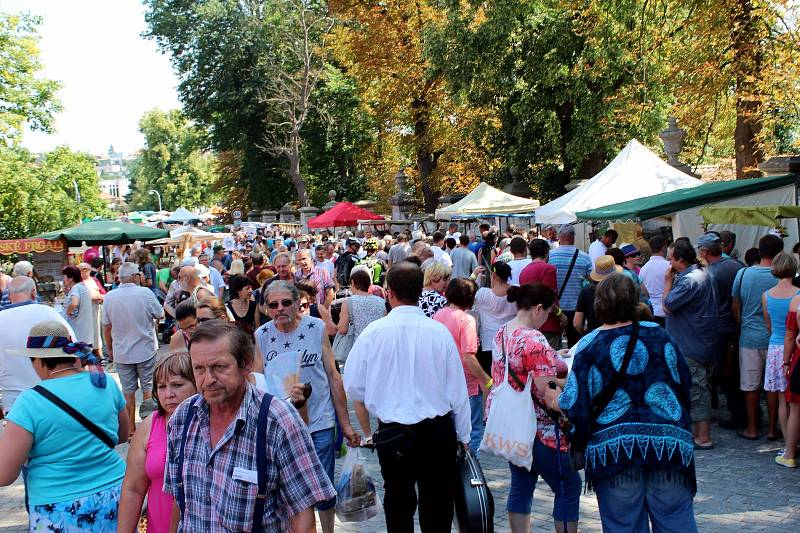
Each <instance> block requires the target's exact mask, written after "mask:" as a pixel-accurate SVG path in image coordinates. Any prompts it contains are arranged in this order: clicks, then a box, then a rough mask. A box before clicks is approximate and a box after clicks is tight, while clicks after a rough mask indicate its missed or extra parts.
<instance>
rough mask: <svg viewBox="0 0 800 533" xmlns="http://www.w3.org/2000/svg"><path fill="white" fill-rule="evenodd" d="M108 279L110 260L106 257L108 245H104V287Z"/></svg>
mask: <svg viewBox="0 0 800 533" xmlns="http://www.w3.org/2000/svg"><path fill="white" fill-rule="evenodd" d="M107 279H108V258H107V257H106V245H105V244H104V245H103V286H105V284H106V280H107Z"/></svg>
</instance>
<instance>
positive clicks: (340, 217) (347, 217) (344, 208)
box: [307, 202, 384, 231]
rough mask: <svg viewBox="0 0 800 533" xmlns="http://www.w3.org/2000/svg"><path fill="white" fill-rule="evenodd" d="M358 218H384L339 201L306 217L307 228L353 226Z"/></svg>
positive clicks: (334, 228)
mask: <svg viewBox="0 0 800 533" xmlns="http://www.w3.org/2000/svg"><path fill="white" fill-rule="evenodd" d="M359 220H384V217H382V216H381V215H376V214H375V213H373V212H372V211H369V210H367V209H364V208H361V207H358V206H357V205H355V204H352V203H350V202H339V203H338V204H336V205H335V206H333V207H332V208H331V209H329V210H328V211H325V212H324V213H322V214H321V215H318V216H315V217H313V218H310V219H308V222H307V225H308V228H309V229H311V228H332V229H333V230H334V231H335V230H336V228H347V227H355V226H356V225H357V224H358V221H359Z"/></svg>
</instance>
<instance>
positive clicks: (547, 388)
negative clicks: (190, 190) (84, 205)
mask: <svg viewBox="0 0 800 533" xmlns="http://www.w3.org/2000/svg"><path fill="white" fill-rule="evenodd" d="M618 240H619V235H618V233H617V232H616V231H614V230H613V229H609V230H607V231H605V232H603V233H601V234H600V235H599V237H598V238H597V240H595V241H593V242H592V243H591V245H590V246H589V247H588V250H587V251H583V250H581V249H579V248H578V247H576V245H575V227H574V226H572V225H563V226H561V227H549V228H545V229H543V230H542V234H541V235H540V234H539V233H538V231H537V230H536V229H530V230H528V231H522V230H516V229H515V228H513V227H510V228H507V229H506V230H504V231H503V232H500V231H498V230H497V228H495V227H492V226H490V225H488V224H481V225H479V226H478V227H477V228H475V230H474V231H468V232H467V231H465V232H463V233H461V232H459V226H458V225H457V224H450V225H449V226H448V227H447V228H446V229H445V228H442V229H440V230H437V231H435V232H433V234H432V235H426V234H425V233H424V232H422V231H413V232H411V233H405V232H401V233H395V234H390V233H385V234H384V233H381V234H379V235H377V234H373V233H372V232H371V231H368V230H367V231H363V232H358V233H357V234H353V233H350V232H347V233H346V234H345V235H344V236H343V238H341V239H337V238H334V236H332V235H330V234H328V233H327V232H323V233H321V234H318V235H301V234H297V235H292V234H282V235H281V234H277V233H273V232H270V231H266V232H263V233H258V234H257V235H255V236H250V237H248V236H247V235H245V234H243V233H239V234H236V235H235V236H234V237H233V238H231V239H230V240H228V241H227V242H226V243H225V244H224V245H215V246H213V247H209V248H204V247H202V246H195V247H191V248H189V249H187V250H185V251H184V253H183V255H182V256H180V257H176V254H175V253H174V252H173V253H164V251H163V249H157V250H148V249H147V248H144V247H138V248H135V249H130V248H129V247H124V248H123V247H114V248H113V249H112V248H111V247H110V248H109V250H108V255H109V256H110V257H112V258H113V259H112V261H111V264H110V266H109V267H108V268H104V265H103V263H102V259H100V260H99V261H97V260H95V261H92V262H90V263H80V264H78V265H76V266H67V267H65V268H64V270H63V276H64V278H63V286H64V292H65V298H64V300H63V306H62V308H61V309H55V308H53V307H51V306H49V305H45V304H42V303H39V299H38V297H37V293H36V285H35V283H34V281H33V279H32V277H33V266H32V265H31V264H30V263H28V262H27V261H20V262H18V263H17V264H16V265H14V268H13V270H12V273H11V274H12V275H11V276H8V275H6V274H2V275H0V289H2V301H0V328H1V329H2V330H3V331H4V332H7V334H4V336H3V338H2V339H0V391H1V392H2V412H3V414H4V416H5V419H6V421H5V424H6V427H5V430H4V432H3V434H2V436H0V456H1V457H3V458H4V460H3V461H2V462H0V485H8V484H10V483H12V482H14V481H15V480H16V479H17V478H18V476H19V475H20V473H22V475H23V479H24V480H25V486H26V494H27V498H26V504H27V507H28V512H29V516H30V527H31V531H42V530H57V531H110V530H114V529H115V528H116V529H117V530H118V531H122V532H132V531H135V530H136V529H137V527H139V526H141V525H142V524H145V523H146V528H147V531H151V532H161V531H174V530H176V529H177V530H180V531H222V530H226V531H227V530H235V531H243V530H251V529H252V530H253V531H256V530H262V529H263V530H265V531H288V530H291V531H298V532H299V531H313V530H315V527H316V516H317V514H315V512H316V513H318V517H319V522H320V525H321V529H322V531H324V532H325V533H330V532H332V531H333V530H334V509H335V506H336V490H335V488H334V486H335V481H334V468H335V463H336V460H337V459H338V458H340V457H342V456H343V455H344V454H346V453H347V449H348V447H354V446H360V445H367V446H374V447H375V448H376V450H377V455H378V460H379V463H380V469H381V476H382V478H383V483H384V489H385V495H384V502H383V508H384V512H385V517H386V527H387V530H388V531H390V532H410V531H413V529H414V514H415V512H417V511H418V513H419V524H420V527H421V528H422V530H423V531H449V530H450V524H451V522H452V521H453V499H454V487H453V484H452V483H450V482H449V480H450V479H451V478H453V477H454V476H455V469H456V462H455V457H456V452H457V450H458V449H459V448H460V449H462V450H469V451H470V452H471V453H472V454H473V455H474V456H475V457H476V458H478V459H480V458H481V457H484V456H485V454H486V453H487V449H491V447H490V446H487V439H489V440H491V439H493V438H495V437H496V436H495V435H490V434H489V433H488V432H486V431H485V430H484V426H485V424H486V423H488V422H487V417H488V418H491V417H495V418H497V417H499V416H502V417H504V418H503V419H504V420H514V419H515V417H517V418H518V417H520V416H521V415H520V414H519V413H502V414H497V411H498V410H497V409H494V410H493V409H492V405H493V402H494V400H495V398H497V397H498V395H499V394H500V392H499V391H500V390H501V388H502V387H503V386H506V385H507V386H510V387H511V388H512V389H513V390H515V391H518V392H519V391H525V390H530V393H531V394H530V401H531V402H532V406H533V408H532V411H531V412H532V415H531V416H533V417H534V418H535V420H536V429H535V434H534V435H531V439H532V441H531V442H529V443H527V445H526V446H525V448H526V450H527V451H526V453H527V454H528V458H529V462H528V463H527V465H529V466H527V467H526V466H519V464H516V462H514V461H509V472H508V477H509V479H510V489H509V494H508V499H507V507H506V511H507V512H508V520H509V524H510V527H511V530H512V531H513V532H514V533H518V532H523V531H525V532H527V531H529V530H530V516H531V507H532V501H533V493H534V489H535V487H536V483H537V480H538V478H539V477H541V478H542V479H543V480H544V482H545V483H547V484H548V485H549V486H550V488H551V489H552V491H553V493H554V494H555V498H554V502H553V510H552V516H553V521H554V528H555V530H556V531H559V532H565V533H566V532H573V531H577V529H578V523H579V518H580V509H579V506H580V494H581V484H582V483H581V475H580V474H579V470H580V469H585V473H584V478H585V481H586V482H587V483H588V484H589V485H590V486H591V487H592V488H593V490H594V492H595V494H596V496H597V500H598V504H599V509H600V516H601V520H602V523H603V528H604V530H606V531H614V532H624V531H631V532H640V531H648V530H649V529H648V528H649V525H648V524H650V523H652V524H653V527H655V528H656V529H658V530H659V531H681V532H685V531H696V530H697V526H696V524H695V518H694V511H693V498H694V494H695V491H696V478H695V453H696V452H709V451H710V450H712V449H713V448H714V447H715V446H716V443H715V441H714V433H715V431H718V430H723V431H728V430H730V431H735V432H736V433H737V435H738V436H739V437H741V438H742V439H744V440H743V441H742V442H743V444H744V441H753V440H758V439H760V438H761V437H762V435H764V434H765V436H766V438H767V439H769V440H779V439H783V441H784V448H783V450H782V452H781V453H780V454H779V455H777V456H776V457H775V458H774V461H775V463H776V465H779V466H781V467H789V468H794V467H796V466H797V459H796V453H797V445H798V438H800V369H798V364H797V361H798V359H799V358H800V357H798V355H797V354H798V353H800V349H798V348H797V345H796V343H797V342H798V331H800V319H798V314H799V312H798V307H799V306H800V289H798V288H797V287H798V286H800V283H799V282H798V277H797V274H798V259H797V255H796V254H795V253H787V252H784V243H783V241H782V239H781V238H780V237H778V236H776V235H772V234H769V235H766V236H764V237H762V238H761V240H760V241H759V243H758V247H757V248H756V249H753V250H748V251H747V253H746V254H745V262H746V263H747V264H746V265H745V264H743V263H742V262H740V261H739V259H738V251H737V250H736V247H735V246H736V241H735V235H734V234H732V233H730V232H720V233H715V232H708V233H705V234H704V235H702V236H701V237H700V238H699V239H698V240H697V242H696V243H691V242H689V240H688V239H686V238H679V239H676V240H675V241H674V242H670V241H669V240H668V239H667V238H666V237H664V236H662V235H654V236H652V237H651V238H650V239H648V240H644V239H638V240H637V241H636V242H632V243H618V242H617V241H618ZM159 336H161V339H160V340H161V344H168V350H159V344H160V343H159ZM109 371H113V372H115V373H116V375H117V378H118V382H119V386H117V381H116V380H112V379H109V378H108V372H109ZM137 392H140V393H141V397H142V401H141V402H140V403H139V405H138V406H137V402H136V394H137ZM719 392H721V393H722V395H724V398H725V405H726V408H727V410H728V412H729V416H728V418H727V419H724V420H721V421H719V423H718V425H717V426H715V427H716V429H714V428H712V408H714V407H716V406H717V405H718V400H719ZM762 394H763V396H764V397H765V398H766V402H765V403H763V404H762V402H761V400H762ZM348 401H350V402H351V403H352V406H353V409H354V412H355V420H351V417H350V414H349V412H348ZM494 403H497V402H494ZM499 405H502V404H501V403H498V406H499ZM762 405H765V407H766V414H767V417H766V424H765V427H762V418H763V417H762V412H761V406H762ZM137 412H138V417H137ZM137 420H140V421H139V422H138V424H137ZM376 423H377V425H376V426H375V424H376ZM356 425H357V426H358V430H357V429H356ZM373 426H375V427H373ZM359 430H360V431H359ZM123 442H130V447H129V449H128V452H127V465H126V464H125V463H124V462H123V461H122V459H120V456H119V455H118V454H117V453H115V452H114V448H115V446H116V445H117V444H119V443H123ZM709 453H713V452H709ZM776 467H777V466H776ZM145 502H146V505H145ZM143 509H145V510H144V511H143Z"/></svg>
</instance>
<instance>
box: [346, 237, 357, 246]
mask: <svg viewBox="0 0 800 533" xmlns="http://www.w3.org/2000/svg"><path fill="white" fill-rule="evenodd" d="M345 244H346V245H347V246H353V245H355V246H359V247H360V246H361V243H360V242H358V241H357V240H355V239H347V242H346V243H345Z"/></svg>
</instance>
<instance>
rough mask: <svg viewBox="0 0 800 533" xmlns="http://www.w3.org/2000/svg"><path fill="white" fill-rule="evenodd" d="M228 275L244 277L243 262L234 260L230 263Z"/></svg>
mask: <svg viewBox="0 0 800 533" xmlns="http://www.w3.org/2000/svg"><path fill="white" fill-rule="evenodd" d="M228 274H229V275H231V276H233V275H236V274H238V275H240V276H244V261H242V260H241V259H234V260H233V261H231V268H230V269H228Z"/></svg>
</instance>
